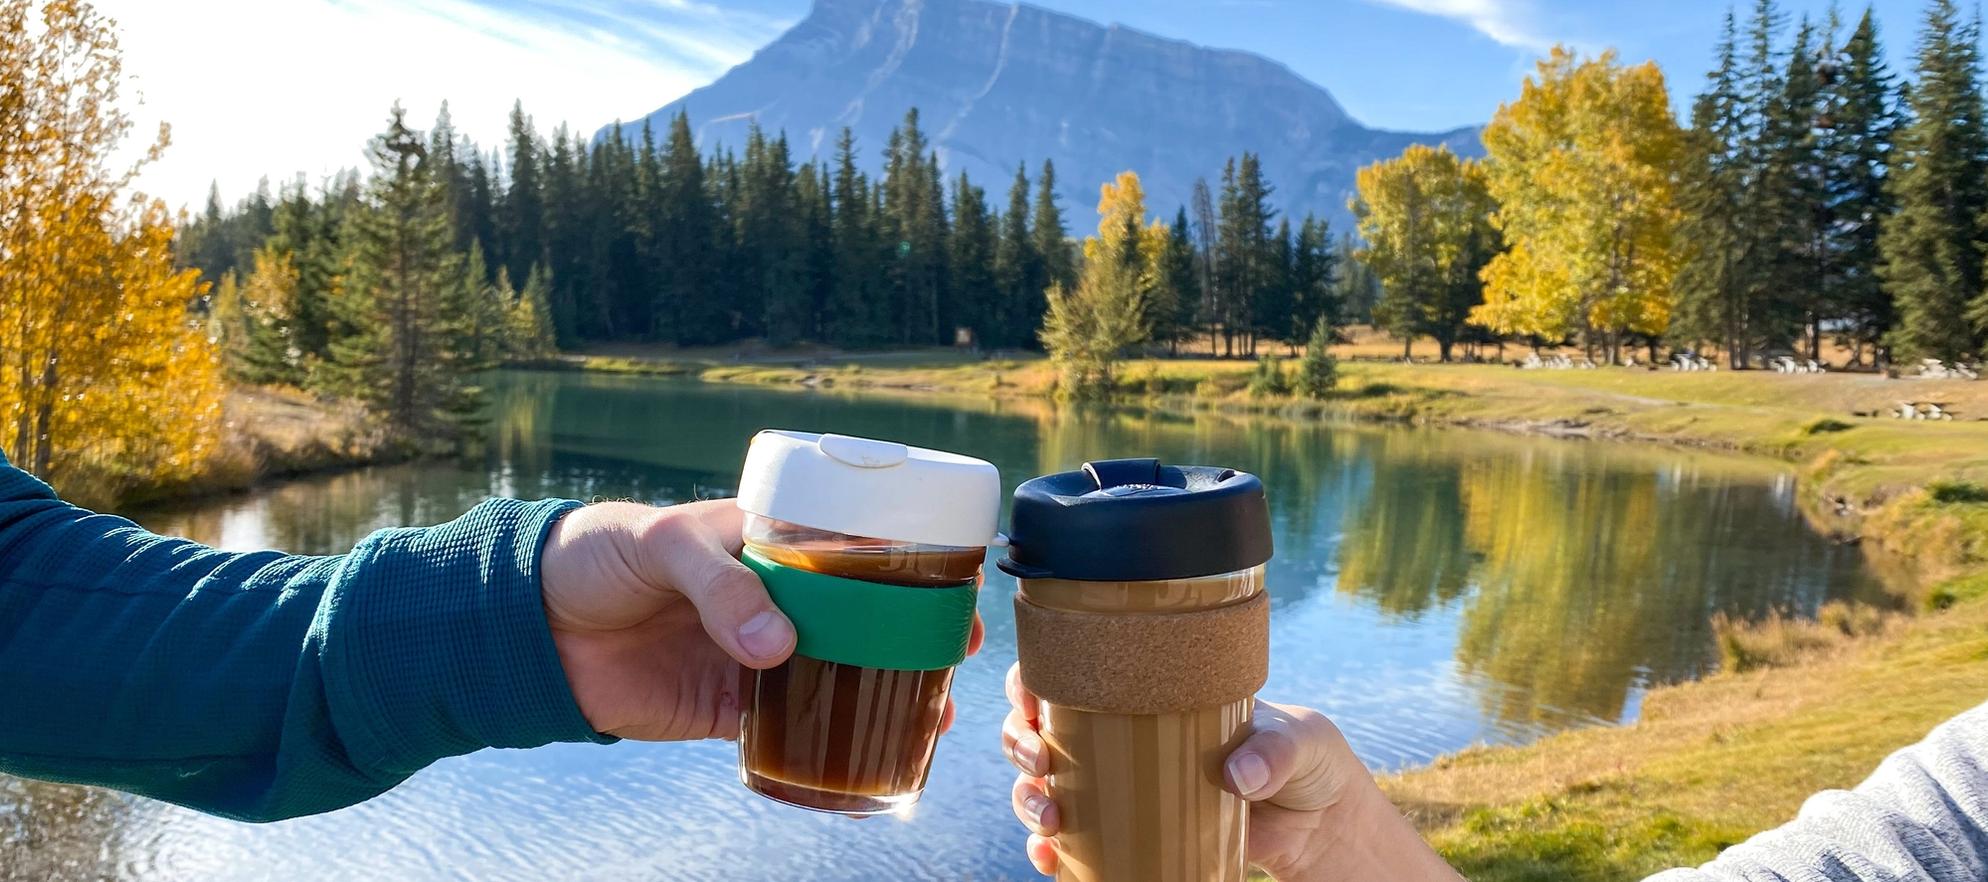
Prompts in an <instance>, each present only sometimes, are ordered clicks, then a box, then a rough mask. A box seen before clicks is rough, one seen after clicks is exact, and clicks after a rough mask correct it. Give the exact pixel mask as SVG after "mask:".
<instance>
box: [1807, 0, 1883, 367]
mask: <svg viewBox="0 0 1988 882" xmlns="http://www.w3.org/2000/svg"><path fill="white" fill-rule="evenodd" d="M1827 81H1828V84H1829V85H1828V98H1827V120H1826V124H1825V126H1824V131H1823V152H1824V156H1825V161H1826V162H1827V163H1828V164H1829V165H1830V167H1831V173H1830V181H1831V187H1830V189H1829V192H1828V195H1827V198H1828V203H1829V209H1830V215H1831V217H1832V218H1833V219H1834V221H1835V226H1834V228H1833V229H1832V230H1831V231H1830V234H1829V251H1830V253H1831V255H1832V256H1833V261H1834V267H1835V269H1836V278H1835V280H1834V282H1833V283H1832V288H1833V297H1832V300H1833V301H1834V306H1835V312H1836V314H1837V315H1838V316H1839V317H1840V318H1841V319H1843V321H1844V325H1843V328H1842V331H1841V332H1840V338H1841V339H1842V341H1843V342H1845V343H1847V344H1849V345H1852V346H1855V347H1856V348H1857V349H1858V350H1859V351H1862V350H1865V349H1869V350H1870V351H1871V354H1872V358H1873V359H1874V360H1875V361H1877V362H1879V363H1882V362H1884V361H1888V360H1889V359H1888V357H1887V355H1886V354H1885V352H1884V351H1883V350H1884V340H1885V337H1886V335H1887V334H1888V333H1889V332H1890V331H1891V328H1892V325H1893V324H1894V323H1895V322H1896V320H1897V310H1896V309H1895V308H1894V307H1893V304H1892V301H1891V297H1890V296H1889V295H1888V293H1887V292H1886V291H1885V290H1884V286H1883V284H1882V283H1881V281H1880V279H1879V276H1878V264H1879V252H1878V233H1879V230H1881V229H1883V227H1884V223H1885V220H1886V218H1888V217H1889V216H1890V215H1891V213H1892V207H1893V206H1892V202H1891V196H1890V194H1889V193H1888V192H1886V189H1885V178H1886V174H1887V169H1888V168H1889V166H1890V163H1891V145H1892V141H1893V138H1894V137H1895V135H1896V132H1897V130H1898V113H1897V110H1896V109H1895V107H1894V105H1893V96H1894V94H1895V88H1896V87H1895V86H1894V84H1893V83H1892V76H1891V74H1890V72H1889V71H1887V70H1886V68H1885V63H1884V50H1883V48H1882V46H1881V45H1880V44H1879V40H1878V29H1877V22H1876V19H1875V18H1874V17H1873V16H1872V14H1871V10H1870V9H1869V8H1868V7H1866V8H1865V10H1864V15H1863V17H1862V18H1861V19H1859V20H1858V22H1857V27H1856V29H1855V30H1854V31H1852V32H1851V34H1850V39H1849V40H1848V41H1847V42H1845V43H1844V45H1843V51H1842V57H1841V60H1840V61H1838V62H1836V63H1834V64H1833V66H1832V67H1831V68H1830V69H1829V70H1828V78H1827Z"/></svg>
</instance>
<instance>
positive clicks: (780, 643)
mask: <svg viewBox="0 0 1988 882" xmlns="http://www.w3.org/2000/svg"><path fill="white" fill-rule="evenodd" d="M793 640H794V626H792V625H790V624H788V623H787V620H786V619H785V618H782V617H781V615H780V614H779V613H776V612H774V611H772V610H770V609H769V610H767V611H765V612H763V613H760V614H759V615H756V616H753V617H752V618H750V619H747V620H746V623H745V624H743V625H740V626H739V645H740V646H743V647H745V651H747V652H750V653H752V654H753V655H754V656H755V657H758V658H772V657H774V656H776V655H779V654H780V653H781V651H782V650H785V649H786V648H787V644H789V643H792V642H793Z"/></svg>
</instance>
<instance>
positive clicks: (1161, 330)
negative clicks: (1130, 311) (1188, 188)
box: [1146, 206, 1201, 354]
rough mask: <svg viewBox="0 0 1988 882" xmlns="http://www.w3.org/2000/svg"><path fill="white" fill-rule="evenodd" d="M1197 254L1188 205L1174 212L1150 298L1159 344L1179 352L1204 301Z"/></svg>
mask: <svg viewBox="0 0 1988 882" xmlns="http://www.w3.org/2000/svg"><path fill="white" fill-rule="evenodd" d="M1198 264H1199V261H1198V260H1197V259H1196V255H1195V253H1194V233H1193V231H1192V230H1191V229H1190V228H1189V225H1188V220H1187V207H1186V206H1181V208H1180V210H1179V211H1177V212H1175V213H1174V220H1173V225H1172V226H1170V227H1168V228H1167V239H1166V245H1165V247H1164V249H1162V251H1161V252H1160V258H1159V260H1158V267H1157V272H1156V274H1155V275H1156V279H1155V282H1154V285H1153V288H1152V290H1151V291H1149V292H1148V294H1147V300H1146V324H1147V326H1148V327H1149V328H1151V329H1152V331H1151V336H1152V340H1153V342H1155V343H1165V344H1167V351H1168V352H1169V353H1171V354H1178V353H1179V351H1180V343H1181V341H1183V340H1186V339H1188V338H1189V337H1190V336H1192V335H1193V333H1194V312H1195V310H1196V309H1197V308H1199V306H1200V303H1201V273H1200V267H1199V265H1198Z"/></svg>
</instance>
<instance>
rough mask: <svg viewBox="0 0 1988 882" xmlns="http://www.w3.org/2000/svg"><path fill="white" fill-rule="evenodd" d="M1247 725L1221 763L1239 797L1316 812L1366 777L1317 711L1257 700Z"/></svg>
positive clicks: (1334, 802) (1335, 729)
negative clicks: (1242, 736) (1247, 731)
mask: <svg viewBox="0 0 1988 882" xmlns="http://www.w3.org/2000/svg"><path fill="white" fill-rule="evenodd" d="M1252 728H1254V729H1255V732H1254V733H1253V734H1251V735H1250V736H1249V738H1248V739H1246V740H1244V741H1243V743H1242V745H1241V746H1240V747H1237V748H1236V749H1235V751H1234V752H1232V753H1230V754H1229V759H1228V762H1227V763H1225V764H1224V770H1225V772H1226V777H1227V779H1228V781H1227V786H1228V789H1229V790H1230V791H1232V792H1234V793H1236V794H1237V795H1239V796H1241V797H1242V798H1244V799H1247V800H1250V801H1252V802H1265V801H1267V802H1269V803H1271V804H1273V805H1276V806H1279V807H1282V808H1287V809H1292V810H1295V811H1319V810H1323V809H1327V808H1331V807H1332V806H1334V805H1337V804H1338V803H1339V801H1340V800H1341V799H1343V798H1345V796H1346V795H1347V794H1348V793H1350V792H1351V786H1350V785H1352V784H1353V783H1355V782H1357V781H1360V780H1363V779H1370V778H1371V776H1370V775H1369V774H1368V772H1367V768H1366V766H1365V765H1363V764H1361V762H1360V760H1359V758H1358V757H1356V756H1354V755H1353V750H1352V748H1351V747H1349V746H1347V744H1346V738H1345V736H1343V735H1341V734H1340V733H1339V727H1337V726H1334V725H1333V724H1332V721H1331V720H1328V719H1326V718H1325V715H1324V714H1321V713H1319V712H1318V711H1314V710H1310V709H1307V708H1302V707H1295V706H1290V705H1280V704H1272V703H1270V702H1267V701H1259V702H1257V703H1256V716H1255V719H1254V721H1253V723H1252Z"/></svg>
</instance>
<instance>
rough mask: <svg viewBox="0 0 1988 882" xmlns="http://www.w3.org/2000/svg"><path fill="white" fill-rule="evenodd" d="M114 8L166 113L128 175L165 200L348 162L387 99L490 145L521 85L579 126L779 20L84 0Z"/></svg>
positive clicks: (707, 75) (126, 42) (590, 124)
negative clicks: (448, 121)
mask: <svg viewBox="0 0 1988 882" xmlns="http://www.w3.org/2000/svg"><path fill="white" fill-rule="evenodd" d="M98 6H99V8H100V9H102V10H103V11H104V12H106V13H107V14H109V15H110V16H111V17H113V18H115V19H117V20H118V22H119V25H120V28H121V41H122V43H123V46H124V49H125V73H126V74H127V75H128V76H130V77H131V78H132V82H131V83H130V89H131V90H132V91H133V92H134V93H136V94H139V95H142V97H143V101H144V106H143V107H142V108H139V113H138V118H139V119H138V121H139V123H140V126H139V128H138V131H139V132H145V131H148V130H149V129H150V127H151V126H152V125H155V124H156V121H161V120H162V121H165V122H169V123H171V124H172V127H173V146H172V147H171V149H169V150H168V151H167V153H166V157H165V159H164V160H162V161H160V162H159V163H157V164H155V165H153V166H151V167H150V168H148V169H147V171H146V173H145V174H144V175H143V176H142V177H141V178H140V180H139V186H140V187H141V188H142V189H143V190H144V191H145V192H147V193H151V194H153V195H157V196H161V197H164V198H165V199H166V200H167V201H168V202H169V203H170V204H174V205H181V204H188V203H192V204H194V205H196V206H197V205H198V203H199V201H200V200H201V199H202V198H204V197H205V194H206V191H207V186H208V183H209V182H210V181H218V182H219V184H220V187H221V191H222V195H223V197H224V198H226V199H230V200H232V199H235V198H239V197H240V196H242V195H244V194H245V193H247V192H248V191H250V190H252V189H253V188H254V187H255V184H256V180H257V178H259V177H262V176H264V175H267V176H269V177H270V178H271V179H272V180H278V181H280V180H287V179H288V178H289V177H290V176H291V175H293V174H296V173H298V172H302V173H304V174H305V176H306V177H307V178H309V179H312V180H316V179H317V178H319V177H320V176H322V175H325V174H329V173H330V172H333V171H336V170H337V169H339V168H343V167H348V166H354V165H358V164H359V163H361V162H363V161H364V156H363V153H362V151H363V148H364V146H365V140H366V138H367V137H368V135H370V134H371V133H373V132H376V131H378V130H379V128H380V127H381V124H382V122H383V121H384V119H385V116H386V110H387V107H388V106H389V105H390V104H392V103H393V102H394V101H396V100H398V101H401V102H402V103H403V104H404V105H405V106H406V107H407V108H408V111H409V114H410V115H411V116H412V117H414V118H415V119H417V120H422V121H424V122H425V120H427V119H431V118H433V114H434V113H435V110H436V108H437V107H438V106H439V105H440V104H441V102H442V101H443V100H447V101H448V102H449V107H450V110H451V112H452V115H453V116H454V119H455V122H456V125H457V127H458V128H460V129H461V130H462V131H463V132H465V133H466V134H469V135H470V136H472V137H474V138H475V139H476V140H477V141H478V142H479V143H480V144H482V145H483V146H484V147H485V148H492V147H496V146H498V144H499V143H500V141H501V139H502V138H503V135H504V123H505V114H506V112H507V111H508V110H509V109H510V106H511V102H512V101H513V100H522V101H523V102H524V105H525V108H526V110H527V111H529V112H531V113H532V114H533V116H534V117H535V118H536V119H537V120H538V121H539V122H540V124H541V125H542V126H547V127H549V126H551V125H553V124H556V123H558V122H560V121H568V122H570V123H572V125H573V126H574V127H575V128H576V129H578V130H579V131H580V132H582V133H591V132H592V131H593V128H594V127H595V126H598V125H603V124H605V123H607V122H610V121H612V120H614V119H616V118H633V117H635V116H637V115H639V114H642V113H646V112H648V111H650V110H653V109H655V108H656V107H659V106H661V105H663V104H665V103H667V102H669V101H671V100H673V99H675V98H677V97H678V96H680V95H682V94H683V93H685V92H687V91H689V90H691V89H693V88H696V87H697V86H700V85H703V84H704V83H706V82H709V81H710V80H712V79H713V78H715V77H717V76H718V75H719V74H720V73H722V72H724V71H725V70H726V69H727V68H730V67H731V66H733V65H735V64H738V63H739V62H742V61H744V60H746V59H747V58H748V57H750V56H751V55H752V53H753V51H754V50H755V49H757V48H758V47H760V46H762V45H764V44H765V43H767V42H768V41H770V40H772V39H773V37H775V36H777V35H778V34H779V33H780V32H781V31H782V30H785V29H786V28H787V27H788V26H789V25H790V24H791V23H790V22H789V21H786V20H783V19H780V18H777V17H773V16H768V15H765V14H761V13H756V12H752V11H748V10H742V9H731V8H725V7H724V6H720V5H718V4H716V3H712V2H703V0H285V2H281V3H273V2H268V0H199V2H197V3H196V2H159V0H98Z"/></svg>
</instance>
